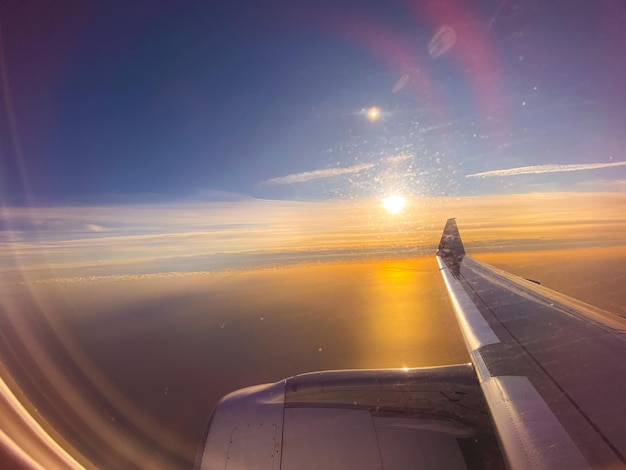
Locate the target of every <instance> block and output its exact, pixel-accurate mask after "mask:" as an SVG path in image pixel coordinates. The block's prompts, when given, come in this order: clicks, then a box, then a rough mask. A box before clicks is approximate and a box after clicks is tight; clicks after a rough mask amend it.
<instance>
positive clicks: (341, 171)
mask: <svg viewBox="0 0 626 470" xmlns="http://www.w3.org/2000/svg"><path fill="white" fill-rule="evenodd" d="M373 166H374V164H373V163H359V164H357V165H352V166H348V167H343V168H327V169H324V170H314V171H305V172H303V173H294V174H292V175H287V176H280V177H278V178H271V179H269V180H265V181H262V182H261V184H264V185H267V186H276V185H279V184H291V183H303V182H305V181H311V180H316V179H320V178H333V177H335V176H342V175H349V174H352V173H359V172H361V171H364V170H368V169H370V168H372V167H373Z"/></svg>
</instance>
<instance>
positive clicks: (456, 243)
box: [437, 219, 465, 276]
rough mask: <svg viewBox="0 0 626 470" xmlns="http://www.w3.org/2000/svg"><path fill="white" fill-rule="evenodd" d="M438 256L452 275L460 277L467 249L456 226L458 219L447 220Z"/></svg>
mask: <svg viewBox="0 0 626 470" xmlns="http://www.w3.org/2000/svg"><path fill="white" fill-rule="evenodd" d="M437 256H439V257H440V258H441V259H442V260H443V261H444V262H445V263H446V266H448V268H449V269H450V271H452V274H454V275H455V276H458V275H459V273H460V268H461V261H462V260H463V257H464V256H465V248H464V247H463V242H462V241H461V235H460V234H459V229H458V227H457V226H456V219H448V220H447V222H446V226H445V227H444V229H443V234H442V235H441V241H440V242H439V248H438V249H437Z"/></svg>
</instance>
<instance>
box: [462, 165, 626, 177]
mask: <svg viewBox="0 0 626 470" xmlns="http://www.w3.org/2000/svg"><path fill="white" fill-rule="evenodd" d="M616 166H626V162H611V163H583V164H577V165H533V166H520V167H517V168H507V169H502V170H491V171H484V172H482V173H472V174H470V175H466V178H491V177H495V176H500V177H501V176H517V175H535V174H541V173H561V172H566V171H585V170H597V169H601V168H613V167H616Z"/></svg>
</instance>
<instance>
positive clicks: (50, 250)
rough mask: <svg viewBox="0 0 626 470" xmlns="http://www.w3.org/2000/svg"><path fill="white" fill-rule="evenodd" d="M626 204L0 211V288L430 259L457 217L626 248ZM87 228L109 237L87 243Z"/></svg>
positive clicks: (444, 202) (573, 196)
mask: <svg viewBox="0 0 626 470" xmlns="http://www.w3.org/2000/svg"><path fill="white" fill-rule="evenodd" d="M585 189H587V188H585ZM625 202H626V193H622V192H620V193H615V192H601V193H595V194H593V193H590V192H588V191H587V192H585V193H574V192H566V193H565V192H562V193H541V194H539V193H532V194H518V195H505V196H497V197H494V196H491V195H490V196H473V197H448V198H417V197H416V198H410V200H409V201H408V202H407V206H406V208H405V210H404V212H403V214H402V215H401V216H391V215H390V214H389V213H388V212H387V211H385V210H384V209H383V208H382V205H381V201H380V200H379V199H355V200H327V201H276V200H257V199H250V200H242V201H228V202H204V201H203V202H200V203H192V202H172V203H168V204H163V203H159V204H143V205H111V206H99V207H95V206H94V207H84V206H73V207H71V206H70V207H50V206H46V207H29V208H24V207H6V208H4V209H3V211H2V213H0V223H1V224H2V225H3V226H5V227H12V228H11V230H7V231H0V240H2V243H0V284H2V283H6V282H13V280H15V279H20V278H21V277H22V276H27V277H28V279H30V280H37V279H44V278H50V277H57V278H58V277H63V278H66V277H83V278H86V277H90V276H103V275H107V276H116V275H130V274H132V275H135V274H137V275H139V274H151V273H156V272H184V271H205V270H208V271H216V270H218V271H219V270H224V269H231V268H232V269H235V268H238V267H240V266H248V265H251V264H254V265H257V264H258V265H262V264H264V263H265V264H272V263H274V264H275V263H279V264H293V263H294V262H302V261H303V260H304V261H314V260H321V259H323V260H328V259H332V258H333V257H337V256H339V257H346V256H348V254H350V253H353V254H354V256H356V255H357V254H358V255H359V256H361V254H362V253H365V252H366V251H367V252H368V253H370V254H372V253H374V254H375V253H383V254H384V253H387V251H385V250H387V249H389V248H393V249H394V250H400V251H401V250H402V249H406V247H412V248H413V249H417V248H420V247H428V246H430V247H431V248H432V251H434V250H435V248H436V243H437V242H438V240H439V237H440V235H441V226H442V223H443V222H444V221H445V219H446V218H448V217H452V216H458V217H460V218H462V223H463V230H464V236H466V238H467V242H468V243H469V242H474V243H475V242H476V241H478V240H481V241H484V243H487V244H489V243H492V241H493V240H494V239H497V240H499V243H500V241H502V240H504V239H506V240H512V241H511V243H513V244H515V243H521V242H520V240H531V241H533V243H535V244H537V245H541V246H544V245H545V244H546V243H549V242H551V241H553V240H557V241H558V243H561V244H563V245H564V246H565V245H566V243H565V242H564V240H570V241H571V243H575V244H579V245H580V244H584V243H588V242H589V241H590V242H589V243H593V244H598V243H617V242H619V243H623V240H624V233H625V232H626V222H625V221H624V220H623V217H622V214H623V207H624V203H625ZM572 207H576V211H575V214H574V213H572V210H571V208H572ZM26 222H28V223H26ZM88 224H93V225H98V226H101V227H106V230H105V231H102V232H97V231H93V232H87V231H86V230H85V226H86V225H88ZM598 234H601V237H599V235H598ZM599 240H601V241H599ZM525 243H526V242H525ZM555 243H556V242H555ZM568 243H569V242H568ZM571 243H570V244H569V245H568V246H571ZM485 246H491V245H485ZM585 246H587V245H585ZM420 249H421V248H420ZM364 250H365V251H364ZM420 253H421V252H420ZM353 254H350V256H353ZM296 255H297V256H296Z"/></svg>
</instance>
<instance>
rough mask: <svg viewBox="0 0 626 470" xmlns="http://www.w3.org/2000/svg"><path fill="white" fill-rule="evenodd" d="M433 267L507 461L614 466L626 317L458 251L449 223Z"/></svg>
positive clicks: (625, 399)
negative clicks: (440, 278) (440, 277)
mask: <svg viewBox="0 0 626 470" xmlns="http://www.w3.org/2000/svg"><path fill="white" fill-rule="evenodd" d="M437 256H438V262H439V266H440V268H441V272H442V275H443V277H444V279H445V282H446V285H447V288H448V291H449V294H450V297H451V300H452V303H453V306H454V310H455V313H456V316H457V320H458V322H459V324H460V326H461V330H462V332H463V337H464V339H465V343H466V345H467V348H468V350H469V352H470V356H471V358H472V362H473V363H474V366H475V369H476V373H477V375H478V378H479V381H480V384H481V388H482V390H483V393H484V395H485V399H486V401H487V403H488V405H489V410H490V413H491V416H492V419H493V421H494V424H495V427H496V430H497V433H498V437H499V440H500V444H501V447H502V450H503V453H504V455H505V459H506V461H507V463H508V464H509V466H510V467H514V468H589V467H593V468H621V467H623V466H624V464H625V459H624V456H626V320H625V319H624V318H623V317H621V316H618V315H616V314H612V313H609V312H606V311H602V310H600V309H597V308H594V307H591V306H589V305H586V304H584V303H582V302H579V301H576V300H574V299H571V298H568V297H566V296H563V295H560V294H557V293H556V292H554V291H551V290H549V289H546V288H544V287H542V286H540V285H537V283H536V282H531V281H528V280H525V279H522V278H519V277H516V276H512V275H510V274H508V273H505V272H503V271H500V270H497V269H495V268H493V267H491V266H488V265H485V264H483V263H480V262H478V261H476V260H474V259H472V258H470V257H469V256H467V255H466V254H465V249H464V247H463V243H462V241H461V237H460V235H459V231H458V229H457V225H456V222H455V220H454V219H450V220H448V221H447V223H446V226H445V229H444V233H443V236H442V238H441V242H440V245H439V250H438V252H437Z"/></svg>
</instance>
